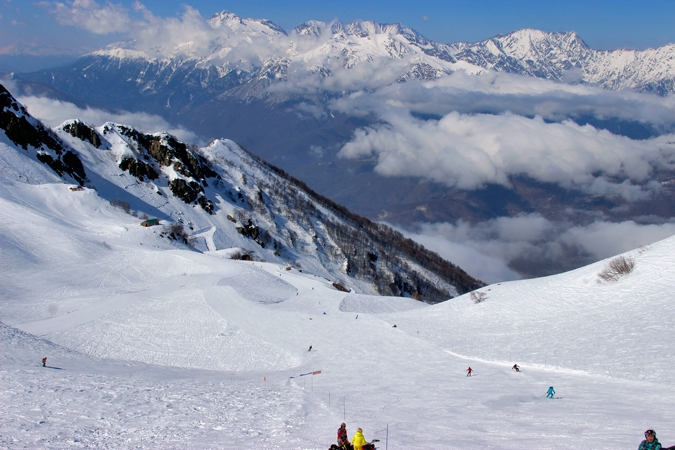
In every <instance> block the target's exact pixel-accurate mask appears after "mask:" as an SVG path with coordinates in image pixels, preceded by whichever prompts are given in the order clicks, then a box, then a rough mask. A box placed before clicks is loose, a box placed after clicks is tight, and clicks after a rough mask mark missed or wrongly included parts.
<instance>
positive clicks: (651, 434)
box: [638, 430, 661, 450]
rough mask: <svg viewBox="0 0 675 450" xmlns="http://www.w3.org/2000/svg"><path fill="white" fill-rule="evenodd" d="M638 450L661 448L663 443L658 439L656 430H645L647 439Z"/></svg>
mask: <svg viewBox="0 0 675 450" xmlns="http://www.w3.org/2000/svg"><path fill="white" fill-rule="evenodd" d="M638 450H661V444H660V443H659V440H658V439H656V432H655V431H654V430H647V431H645V440H644V441H642V443H641V444H640V446H639V447H638Z"/></svg>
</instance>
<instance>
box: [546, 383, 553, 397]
mask: <svg viewBox="0 0 675 450" xmlns="http://www.w3.org/2000/svg"><path fill="white" fill-rule="evenodd" d="M554 394H555V390H554V389H553V386H551V387H549V388H548V392H546V398H553V395H554Z"/></svg>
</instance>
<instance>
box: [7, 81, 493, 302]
mask: <svg viewBox="0 0 675 450" xmlns="http://www.w3.org/2000/svg"><path fill="white" fill-rule="evenodd" d="M6 95H7V96H8V98H11V96H10V95H9V93H6ZM8 101H9V100H8ZM11 101H12V102H13V99H12V100H11ZM10 103H11V102H10ZM14 103H16V102H14ZM14 103H11V104H14ZM16 104H17V105H18V103H16ZM15 110H16V111H24V110H23V109H21V108H20V107H19V106H17V107H16V108H15V109H12V110H11V111H15ZM24 113H25V114H27V112H25V111H24ZM6 114H10V113H9V112H7V113H6ZM3 117H4V116H3ZM12 117H13V116H12ZM32 120H35V119H32ZM36 122H37V124H38V125H40V123H39V121H36ZM4 123H7V124H10V125H11V123H13V122H12V119H11V118H10V119H8V120H6V121H3V122H2V123H0V125H2V124H4ZM2 129H4V130H5V132H4V133H5V134H6V135H7V136H8V138H12V137H13V136H14V134H13V133H12V128H11V126H9V127H4V128H2ZM49 133H51V135H52V136H53V137H52V138H50V139H51V140H52V141H54V142H58V143H59V145H60V147H59V148H62V150H59V151H60V152H61V153H63V154H64V158H63V159H64V160H67V161H68V162H71V164H72V160H73V158H74V159H75V160H77V161H80V160H81V162H80V163H79V164H80V166H79V167H80V169H81V171H80V172H81V173H80V172H73V173H75V174H76V175H78V174H79V175H80V178H81V180H85V179H86V178H87V177H89V180H91V181H90V182H88V183H87V187H89V188H92V189H95V190H96V192H98V194H99V195H101V196H102V197H103V198H105V199H107V200H108V201H111V202H112V203H113V204H115V205H117V206H120V207H122V208H123V209H125V210H126V211H127V212H129V213H131V212H133V214H135V216H136V217H139V218H143V217H146V216H147V217H154V218H158V219H160V220H161V221H169V222H174V223H177V224H180V230H179V231H180V232H178V231H176V230H173V231H171V236H172V237H173V238H174V239H177V240H179V241H184V242H185V243H186V244H190V245H191V246H193V247H194V248H195V249H198V250H201V251H218V250H223V249H228V248H236V249H240V250H239V251H238V253H240V256H241V257H246V258H248V259H253V260H266V261H274V262H277V263H279V264H288V265H289V266H294V267H296V268H303V269H304V270H308V271H310V272H311V273H314V274H316V275H320V276H322V277H325V278H327V279H330V280H333V281H334V282H335V283H336V286H338V285H341V286H342V287H344V288H346V289H347V290H349V289H353V290H355V291H357V292H364V293H371V294H374V293H380V294H382V293H385V294H391V295H401V296H406V297H414V298H416V299H419V300H426V301H429V302H438V301H443V300H446V299H448V298H451V297H453V296H456V295H458V294H459V293H462V292H467V291H469V290H471V289H475V288H476V287H478V286H480V285H482V283H481V282H479V281H477V280H475V279H473V278H471V277H470V276H468V275H467V274H466V273H464V272H463V271H462V270H461V269H459V268H457V267H456V266H454V265H452V264H451V263H449V262H447V261H444V260H443V259H441V258H440V257H439V256H438V255H436V254H435V253H432V252H429V251H427V250H425V249H423V248H422V247H421V246H419V245H418V244H414V243H412V241H408V240H405V239H404V238H403V236H402V235H400V234H399V233H395V232H393V231H392V230H389V229H388V228H387V227H384V226H381V225H378V224H375V223H372V222H370V221H369V220H368V219H365V218H362V217H359V216H357V215H354V214H352V213H350V212H349V211H347V210H346V209H345V208H343V207H341V206H339V205H336V204H334V203H332V202H331V201H330V200H328V199H327V198H323V197H321V196H319V195H317V194H316V193H314V192H312V191H311V190H309V189H308V188H307V187H306V186H305V185H303V184H302V183H301V182H299V181H297V180H294V179H292V178H291V177H289V176H288V175H287V174H286V173H285V172H283V171H281V170H279V169H277V168H276V167H273V166H270V165H268V164H267V163H265V162H264V161H262V160H260V159H258V158H256V157H254V156H253V155H251V154H250V153H248V152H246V151H245V150H243V149H242V148H240V147H239V146H238V145H237V144H235V143H234V142H232V141H229V140H226V139H219V140H215V141H213V142H212V143H210V144H209V145H208V146H206V147H204V148H198V147H197V146H194V145H189V144H185V143H183V142H180V141H178V140H177V139H176V138H174V137H173V136H171V135H170V134H167V133H155V134H144V133H141V132H138V131H137V130H135V129H133V128H131V127H128V126H124V125H119V124H115V123H105V124H103V125H102V126H100V127H93V126H91V125H88V124H86V123H84V122H81V121H79V120H71V121H67V122H65V123H63V124H62V125H61V126H59V127H57V128H56V129H55V130H54V132H51V131H49ZM49 133H48V132H47V131H44V132H43V134H44V135H45V136H48V135H49ZM39 136H41V135H38V137H39ZM36 139H37V138H36ZM32 146H33V147H35V148H36V149H37V150H36V151H37V153H36V154H35V155H34V156H33V159H34V160H35V161H41V162H45V163H48V165H49V166H50V167H51V168H52V169H54V170H55V171H56V172H57V173H58V174H59V175H63V173H62V172H63V171H62V170H60V168H61V166H59V165H55V163H54V162H53V161H52V159H49V160H47V159H45V158H46V156H40V152H44V149H43V148H42V146H41V144H37V143H35V145H32ZM8 151H9V150H8ZM14 151H15V152H16V151H19V150H18V149H17V150H14ZM68 155H72V157H71V156H68ZM76 155H77V156H76ZM50 158H52V157H51V156H50ZM69 158H70V159H69ZM78 158H79V159H78ZM85 172H86V174H85ZM68 174H70V172H68ZM80 178H78V179H77V180H78V184H82V183H80V182H79V181H80ZM67 181H70V178H67ZM232 253H237V252H232ZM412 255H417V256H415V257H412Z"/></svg>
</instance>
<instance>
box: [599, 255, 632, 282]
mask: <svg viewBox="0 0 675 450" xmlns="http://www.w3.org/2000/svg"><path fill="white" fill-rule="evenodd" d="M634 268H635V260H634V259H633V258H631V257H630V256H629V257H627V258H626V257H624V256H617V257H616V258H614V259H613V260H611V261H610V262H609V264H607V266H605V268H604V269H602V271H600V273H598V277H600V279H601V280H603V281H616V280H618V279H619V278H621V277H622V276H624V275H628V274H629V273H631V272H632V271H633V269H634Z"/></svg>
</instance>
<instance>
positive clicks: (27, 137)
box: [0, 85, 87, 184]
mask: <svg viewBox="0 0 675 450" xmlns="http://www.w3.org/2000/svg"><path fill="white" fill-rule="evenodd" d="M0 108H1V110H0V129H2V130H3V131H4V132H5V135H6V136H7V138H8V139H9V140H10V141H12V142H13V143H14V144H15V145H17V146H19V147H21V148H23V149H24V150H27V151H28V150H29V148H31V147H32V148H33V149H35V150H36V154H35V156H36V157H37V159H38V160H39V161H41V162H43V163H44V164H47V165H48V166H49V167H50V168H51V169H52V170H53V171H54V172H56V173H57V174H58V175H59V176H60V177H63V176H64V175H65V174H67V175H70V176H71V177H72V178H73V179H74V180H75V181H77V182H78V183H79V184H84V182H85V180H86V179H87V174H86V172H85V171H84V166H83V165H82V161H80V159H79V158H78V156H77V155H76V154H75V153H74V152H73V151H71V150H70V149H68V148H67V147H66V146H65V145H64V144H63V143H62V142H61V141H60V140H59V138H58V137H57V136H56V135H54V134H53V133H52V132H51V130H49V129H47V128H45V127H44V125H42V124H41V123H40V122H39V121H37V120H35V119H33V118H32V117H31V116H30V114H28V111H26V109H25V108H24V107H23V106H21V105H20V104H19V103H18V102H17V101H16V100H14V97H12V95H11V94H10V93H9V91H7V89H5V87H4V86H2V85H0ZM31 119H32V120H31Z"/></svg>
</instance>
